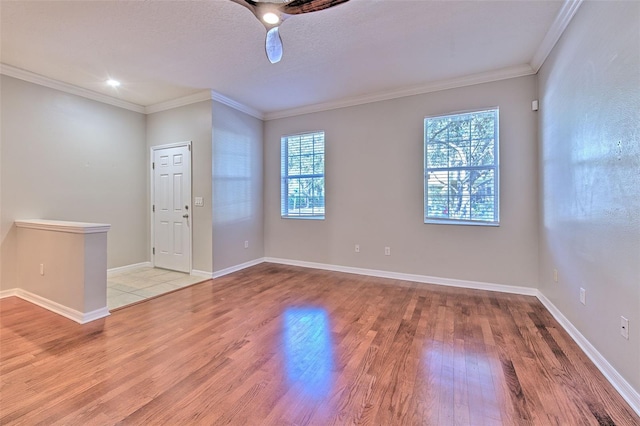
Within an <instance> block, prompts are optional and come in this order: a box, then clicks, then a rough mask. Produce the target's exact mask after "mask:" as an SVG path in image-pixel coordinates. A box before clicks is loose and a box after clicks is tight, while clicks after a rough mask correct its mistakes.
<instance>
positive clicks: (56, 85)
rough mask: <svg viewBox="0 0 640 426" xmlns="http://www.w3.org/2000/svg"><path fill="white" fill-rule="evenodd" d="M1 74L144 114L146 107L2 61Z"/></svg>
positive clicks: (0, 65)
mask: <svg viewBox="0 0 640 426" xmlns="http://www.w3.org/2000/svg"><path fill="white" fill-rule="evenodd" d="M0 74H4V75H6V76H9V77H13V78H17V79H19V80H24V81H28V82H29V83H34V84H38V85H40V86H45V87H48V88H50V89H55V90H59V91H61V92H65V93H69V94H71V95H76V96H81V97H83V98H86V99H91V100H93V101H98V102H102V103H103V104H108V105H113V106H116V107H118V108H124V109H128V110H130V111H134V112H139V113H142V114H144V110H145V108H144V107H143V106H142V105H138V104H134V103H132V102H127V101H123V100H121V99H117V98H114V97H112V96H109V95H105V94H102V93H98V92H94V91H93V90H89V89H84V88H82V87H78V86H74V85H73V84H69V83H63V82H62V81H58V80H54V79H52V78H49V77H45V76H43V75H40V74H36V73H33V72H31V71H27V70H23V69H20V68H16V67H14V66H11V65H7V64H2V63H0Z"/></svg>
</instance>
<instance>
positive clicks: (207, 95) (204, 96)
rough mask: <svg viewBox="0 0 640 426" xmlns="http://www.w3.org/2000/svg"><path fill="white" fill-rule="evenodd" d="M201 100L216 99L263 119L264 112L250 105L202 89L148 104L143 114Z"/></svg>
mask: <svg viewBox="0 0 640 426" xmlns="http://www.w3.org/2000/svg"><path fill="white" fill-rule="evenodd" d="M203 101H216V102H220V103H221V104H224V105H226V106H228V107H231V108H233V109H235V110H238V111H240V112H244V113H245V114H248V115H250V116H252V117H255V118H258V119H260V120H263V119H264V114H263V113H262V112H260V111H258V110H257V109H254V108H251V107H250V106H247V105H244V104H241V103H240V102H237V101H234V100H233V99H231V98H228V97H226V96H224V95H222V94H220V93H218V92H216V91H214V90H203V91H201V92H198V93H194V94H192V95H188V96H183V97H180V98H177V99H172V100H170V101H166V102H160V103H157V104H153V105H149V106H147V107H145V109H144V111H145V114H153V113H156V112H161V111H167V110H170V109H174V108H179V107H182V106H186V105H191V104H195V103H198V102H203Z"/></svg>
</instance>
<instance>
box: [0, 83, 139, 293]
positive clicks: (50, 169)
mask: <svg viewBox="0 0 640 426" xmlns="http://www.w3.org/2000/svg"><path fill="white" fill-rule="evenodd" d="M0 79H1V80H0V84H1V89H2V92H1V114H2V115H1V118H0V120H1V123H2V126H1V127H2V129H1V138H2V157H1V161H2V163H1V166H2V167H1V169H2V170H1V175H2V178H1V184H2V188H1V191H0V194H1V197H2V200H1V204H2V211H1V213H0V228H1V231H0V241H1V244H2V247H1V254H2V260H1V263H2V279H1V281H0V288H1V289H9V288H14V287H15V286H16V270H15V264H16V229H15V226H14V225H13V221H14V220H16V219H57V220H69V221H80V222H97V223H109V224H111V230H110V231H109V233H108V255H107V259H108V266H109V267H110V268H111V267H117V266H123V265H128V264H132V263H138V262H143V261H146V260H148V251H147V246H148V244H147V228H148V221H147V218H148V216H147V211H146V194H147V193H146V181H147V173H148V172H147V170H146V169H145V167H144V161H145V158H146V155H147V153H146V150H145V149H146V146H145V124H144V123H145V117H144V115H143V114H139V113H136V112H132V111H128V110H124V109H121V108H117V107H114V106H110V105H106V104H103V103H100V102H96V101H92V100H89V99H85V98H82V97H78V96H75V95H71V94H68V93H64V92H60V91H58V90H54V89H50V88H46V87H43V86H39V85H36V84H32V83H28V82H25V81H22V80H18V79H14V78H12V77H8V76H5V75H2V76H0Z"/></svg>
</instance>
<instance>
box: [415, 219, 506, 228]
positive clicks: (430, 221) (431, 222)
mask: <svg viewBox="0 0 640 426" xmlns="http://www.w3.org/2000/svg"><path fill="white" fill-rule="evenodd" d="M424 223H425V224H427V225H464V226H468V225H470V226H492V227H499V226H500V222H473V221H465V220H451V219H425V221H424Z"/></svg>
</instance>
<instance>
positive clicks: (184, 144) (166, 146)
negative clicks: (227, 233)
mask: <svg viewBox="0 0 640 426" xmlns="http://www.w3.org/2000/svg"><path fill="white" fill-rule="evenodd" d="M192 145H193V144H192V141H182V142H174V143H168V144H164V145H155V146H152V147H151V149H150V155H151V158H150V161H149V163H150V164H149V166H151V167H149V174H150V175H151V179H150V180H149V185H150V186H151V188H150V192H151V204H150V205H149V217H150V219H151V220H150V222H151V238H150V243H151V245H150V246H149V256H150V259H151V266H153V267H154V268H155V266H156V258H155V254H154V253H153V248H154V247H155V246H156V241H155V234H154V232H155V225H154V216H153V215H154V211H153V205H154V204H155V203H156V194H155V184H154V182H155V180H154V178H155V176H154V172H155V169H154V168H153V162H154V161H153V159H154V158H155V155H154V154H155V151H160V150H163V149H169V148H180V147H187V148H188V150H189V194H188V195H189V214H190V215H191V218H190V219H191V226H189V271H191V270H193V209H192V207H193V206H192V203H191V201H192V200H193V150H192ZM177 272H184V273H187V274H188V273H189V272H188V271H177Z"/></svg>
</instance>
